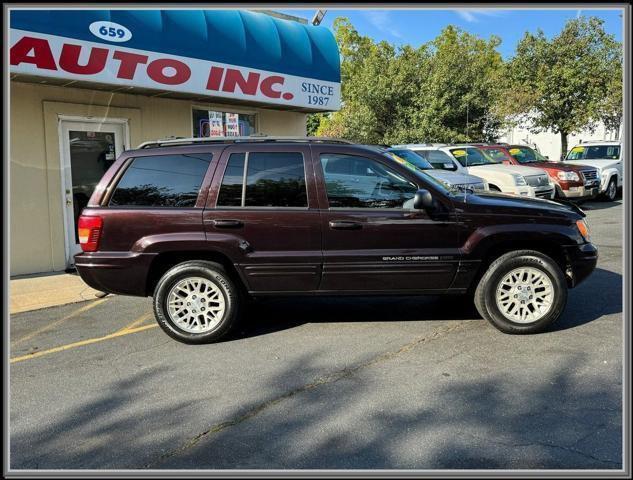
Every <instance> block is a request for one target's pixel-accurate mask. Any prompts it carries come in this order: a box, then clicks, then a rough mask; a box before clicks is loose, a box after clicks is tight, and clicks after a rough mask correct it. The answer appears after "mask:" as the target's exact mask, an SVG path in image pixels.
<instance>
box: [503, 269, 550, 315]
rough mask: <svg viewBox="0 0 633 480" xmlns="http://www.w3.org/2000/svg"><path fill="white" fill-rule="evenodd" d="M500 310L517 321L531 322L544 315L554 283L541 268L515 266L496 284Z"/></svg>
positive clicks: (546, 311) (547, 308)
mask: <svg viewBox="0 0 633 480" xmlns="http://www.w3.org/2000/svg"><path fill="white" fill-rule="evenodd" d="M495 300H496V302H497V307H498V308H499V311H500V312H501V313H502V314H503V315H504V316H505V317H506V318H507V319H508V320H511V321H513V322H516V323H533V322H536V321H538V320H540V319H541V318H543V317H544V316H545V315H547V313H548V312H549V311H550V309H551V308H552V305H553V303H554V287H553V285H552V281H551V280H550V278H549V277H548V276H547V275H546V274H545V273H543V272H542V271H541V270H537V269H536V268H531V267H521V268H515V269H514V270H511V271H510V272H508V273H507V274H506V275H505V276H504V277H503V279H502V280H501V281H500V282H499V285H498V286H497V292H496V296H495Z"/></svg>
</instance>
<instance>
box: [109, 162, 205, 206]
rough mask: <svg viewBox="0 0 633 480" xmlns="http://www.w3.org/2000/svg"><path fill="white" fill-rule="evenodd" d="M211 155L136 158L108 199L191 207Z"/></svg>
mask: <svg viewBox="0 0 633 480" xmlns="http://www.w3.org/2000/svg"><path fill="white" fill-rule="evenodd" d="M211 159H212V155H211V154H186V155H152V156H148V157H137V158H135V159H134V160H133V161H132V164H131V165H130V166H129V167H128V168H127V170H126V171H125V173H124V174H123V177H122V178H121V180H120V181H119V183H118V185H117V187H116V190H115V191H114V193H113V194H112V198H111V199H110V205H111V206H139V207H182V208H186V207H194V206H195V205H196V200H197V199H198V193H199V191H200V185H201V184H202V180H203V178H204V175H205V173H206V172H207V169H208V168H209V163H210V162H211Z"/></svg>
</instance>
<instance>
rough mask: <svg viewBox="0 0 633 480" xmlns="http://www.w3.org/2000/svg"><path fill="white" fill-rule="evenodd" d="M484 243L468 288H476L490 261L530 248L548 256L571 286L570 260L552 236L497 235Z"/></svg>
mask: <svg viewBox="0 0 633 480" xmlns="http://www.w3.org/2000/svg"><path fill="white" fill-rule="evenodd" d="M486 243H487V245H486V246H485V247H483V246H482V247H481V253H480V254H478V256H479V258H481V263H480V264H479V267H478V268H477V271H476V272H475V274H474V276H473V280H472V282H471V285H470V287H469V290H474V289H475V288H476V286H477V284H478V283H479V281H480V280H481V277H483V275H484V274H485V273H486V271H487V270H488V267H490V265H491V264H492V262H494V261H495V260H496V259H497V258H499V257H501V256H502V255H504V254H506V253H509V252H512V251H517V250H532V251H535V252H538V253H541V254H543V255H546V256H548V257H550V258H551V259H552V260H553V261H554V262H555V263H556V264H557V265H558V266H559V268H560V269H561V270H562V272H563V274H564V275H565V278H566V280H567V284H568V286H569V287H571V286H572V278H571V277H570V276H569V275H568V274H567V270H568V269H569V268H570V260H569V257H568V255H567V252H566V250H565V248H564V246H563V245H564V243H563V242H560V241H557V240H555V239H552V238H550V239H548V238H539V237H530V236H527V237H525V238H516V236H507V235H499V236H498V237H497V238H489V239H488V241H487V242H486Z"/></svg>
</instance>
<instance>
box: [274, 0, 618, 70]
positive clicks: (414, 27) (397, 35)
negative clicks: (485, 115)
mask: <svg viewBox="0 0 633 480" xmlns="http://www.w3.org/2000/svg"><path fill="white" fill-rule="evenodd" d="M278 11H280V12H283V13H286V14H288V15H294V16H296V17H303V18H306V19H307V20H308V21H310V20H311V19H312V16H313V15H314V13H315V12H316V8H312V9H280V10H278ZM580 15H583V16H597V17H599V18H602V19H603V20H604V21H605V23H604V27H605V30H606V31H607V32H608V33H611V34H613V35H615V38H616V40H618V41H620V42H621V41H622V28H623V27H622V17H621V16H620V15H621V9H620V10H616V9H614V10H608V9H601V10H577V9H564V10H554V9H534V10H527V9H521V10H518V9H517V10H509V9H493V8H480V9H476V8H461V9H451V10H448V9H444V10H439V9H438V10H431V9H424V10H423V9H418V10H415V9H406V10H396V9H375V8H372V9H357V10H349V9H328V10H327V12H326V14H325V17H324V19H323V21H322V23H321V25H323V26H326V27H328V28H330V29H331V28H332V22H333V21H334V19H335V18H336V17H347V18H348V19H349V20H350V22H351V23H352V25H353V26H354V28H356V30H358V32H359V33H360V34H361V35H365V36H369V37H371V38H373V39H374V40H375V41H381V40H386V41H387V42H389V43H393V44H396V45H400V44H403V45H404V44H409V45H412V46H414V47H417V46H419V45H421V44H423V43H426V42H428V41H430V40H432V39H434V38H435V37H436V36H437V35H439V33H440V32H441V31H442V29H443V28H444V27H446V26H447V25H450V24H452V25H456V26H458V27H460V28H462V29H464V30H466V31H468V32H470V33H473V34H477V35H479V36H480V37H483V38H489V37H490V35H497V36H498V37H500V38H501V40H502V42H501V45H500V46H499V49H498V50H499V52H500V53H501V55H502V56H503V57H504V58H508V57H510V56H512V55H513V54H514V49H515V48H516V45H517V43H518V41H519V40H520V39H521V37H522V36H523V34H524V33H525V32H526V31H529V32H532V33H536V31H537V30H538V29H539V28H540V29H541V30H543V32H544V33H545V35H546V36H547V37H548V38H551V37H553V36H555V35H557V34H558V33H559V32H560V31H561V30H562V29H563V26H564V25H565V22H566V21H567V20H569V19H572V18H577V17H578V16H580Z"/></svg>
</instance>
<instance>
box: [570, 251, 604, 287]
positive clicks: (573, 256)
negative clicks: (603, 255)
mask: <svg viewBox="0 0 633 480" xmlns="http://www.w3.org/2000/svg"><path fill="white" fill-rule="evenodd" d="M565 251H566V254H567V263H568V268H567V272H566V274H567V280H568V283H569V287H570V288H573V287H576V286H577V285H579V284H580V283H581V282H582V281H584V280H585V279H586V278H587V277H588V276H589V275H590V274H591V272H593V271H594V270H595V268H596V265H597V264H598V248H597V247H596V246H595V245H594V244H592V243H584V244H582V245H574V246H570V247H566V249H565Z"/></svg>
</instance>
